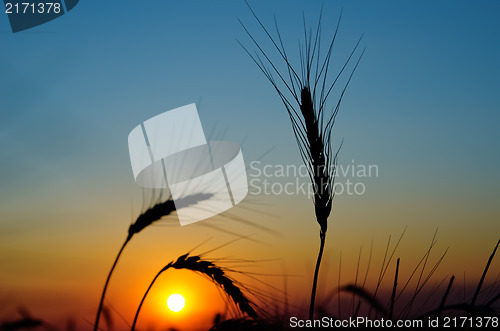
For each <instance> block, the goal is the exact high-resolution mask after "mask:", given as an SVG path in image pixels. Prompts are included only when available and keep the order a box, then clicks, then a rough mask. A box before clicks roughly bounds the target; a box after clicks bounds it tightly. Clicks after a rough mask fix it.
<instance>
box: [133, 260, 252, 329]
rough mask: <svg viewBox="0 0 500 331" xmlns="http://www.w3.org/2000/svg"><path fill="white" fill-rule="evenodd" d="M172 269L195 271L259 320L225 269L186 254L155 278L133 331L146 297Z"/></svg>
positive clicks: (135, 318) (163, 269)
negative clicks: (163, 275) (158, 280)
mask: <svg viewBox="0 0 500 331" xmlns="http://www.w3.org/2000/svg"><path fill="white" fill-rule="evenodd" d="M170 268H174V269H185V270H191V271H194V272H196V273H198V274H200V275H202V276H205V277H207V278H208V279H210V280H211V281H212V282H213V283H214V284H215V285H217V286H219V287H220V288H221V289H222V290H223V292H224V293H226V295H227V296H228V298H230V299H231V300H232V302H233V303H234V304H235V305H236V306H237V307H238V308H239V309H240V311H241V312H242V313H246V314H247V315H248V316H250V317H252V318H257V313H256V312H255V310H254V309H253V307H252V306H253V303H252V302H251V301H250V299H248V298H247V297H246V296H245V294H243V292H242V291H241V289H240V287H239V286H238V285H239V284H238V283H237V282H236V281H235V280H234V279H232V278H230V277H228V276H227V275H226V274H225V272H224V269H222V268H221V267H219V266H217V265H215V264H214V263H213V262H211V261H207V260H202V259H201V257H200V256H189V253H188V254H184V255H182V256H180V257H179V258H178V259H177V260H176V261H172V262H170V263H169V264H167V265H166V266H165V267H163V268H162V269H161V270H160V271H159V272H158V273H157V274H156V276H155V277H154V278H153V280H152V281H151V284H149V287H148V289H147V290H146V292H145V293H144V296H143V297H142V300H141V303H140V304H139V307H138V308H137V311H136V313H135V317H134V322H133V323H132V328H131V329H132V331H134V330H135V326H136V323H137V318H138V317H139V312H140V311H141V308H142V305H143V304H144V301H145V300H146V296H147V295H148V293H149V291H150V290H151V288H152V287H153V284H154V283H155V281H156V280H157V279H158V277H159V276H160V275H161V274H162V273H164V272H165V271H167V270H168V269H170Z"/></svg>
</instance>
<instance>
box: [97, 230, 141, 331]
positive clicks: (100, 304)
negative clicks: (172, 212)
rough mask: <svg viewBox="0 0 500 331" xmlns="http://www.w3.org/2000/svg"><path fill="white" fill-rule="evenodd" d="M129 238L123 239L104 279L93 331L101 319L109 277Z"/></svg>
mask: <svg viewBox="0 0 500 331" xmlns="http://www.w3.org/2000/svg"><path fill="white" fill-rule="evenodd" d="M131 238H132V236H130V235H128V236H127V239H125V242H124V243H123V245H122V247H121V248H120V251H119V252H118V255H116V258H115V262H114V263H113V266H112V267H111V270H110V271H109V273H108V278H106V283H105V284H104V289H103V290H102V294H101V301H100V302H99V309H97V316H96V318H95V323H94V331H97V330H98V329H99V319H100V317H101V312H102V308H103V305H104V297H105V295H106V290H107V289H108V284H109V280H110V279H111V275H112V274H113V270H115V267H116V264H117V263H118V260H119V259H120V256H121V255H122V252H123V250H124V249H125V246H127V244H128V242H129V241H130V239H131Z"/></svg>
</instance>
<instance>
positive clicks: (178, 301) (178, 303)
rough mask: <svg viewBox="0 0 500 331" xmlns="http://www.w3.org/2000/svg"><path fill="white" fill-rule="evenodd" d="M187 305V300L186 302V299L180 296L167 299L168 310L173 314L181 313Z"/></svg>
mask: <svg viewBox="0 0 500 331" xmlns="http://www.w3.org/2000/svg"><path fill="white" fill-rule="evenodd" d="M185 304H186V300H184V297H183V296H182V295H180V294H172V295H171V296H169V297H168V299H167V306H168V309H170V310H171V311H173V312H178V311H181V310H182V308H184V305H185Z"/></svg>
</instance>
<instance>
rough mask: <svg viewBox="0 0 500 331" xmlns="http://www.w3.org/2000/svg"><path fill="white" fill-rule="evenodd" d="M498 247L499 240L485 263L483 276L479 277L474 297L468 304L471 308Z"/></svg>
mask: <svg viewBox="0 0 500 331" xmlns="http://www.w3.org/2000/svg"><path fill="white" fill-rule="evenodd" d="M498 245H500V240H498V242H497V244H496V246H495V249H494V250H493V253H491V255H490V258H489V259H488V263H486V267H485V268H484V271H483V274H482V275H481V279H480V280H479V284H477V288H476V292H475V293H474V297H473V298H472V301H471V303H470V305H471V306H474V304H475V303H476V300H477V297H478V296H479V292H481V286H483V282H484V278H485V277H486V273H487V272H488V269H489V268H490V264H491V261H493V257H494V256H495V253H496V252H497V248H498Z"/></svg>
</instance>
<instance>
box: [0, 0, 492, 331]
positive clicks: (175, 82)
mask: <svg viewBox="0 0 500 331" xmlns="http://www.w3.org/2000/svg"><path fill="white" fill-rule="evenodd" d="M249 2H250V5H251V6H252V8H253V9H254V10H255V12H256V13H257V15H258V16H259V18H260V19H261V20H262V22H263V23H264V24H265V25H266V26H267V27H269V28H271V30H273V29H272V28H273V26H274V21H273V15H274V14H275V15H276V18H277V21H278V25H279V28H280V32H281V34H282V36H283V38H284V41H285V45H286V47H287V49H288V50H289V51H290V52H291V53H294V54H295V56H298V43H297V39H298V38H303V23H302V12H304V16H305V18H306V24H307V25H308V26H311V25H315V24H316V23H317V19H318V14H319V11H320V8H321V5H322V1H284V0H283V1H272V2H270V1H249ZM341 9H342V10H343V17H342V22H341V24H340V30H339V34H338V43H337V44H336V46H335V48H334V53H333V54H334V55H333V64H332V76H333V73H335V74H336V73H337V72H338V69H339V68H340V67H341V66H342V64H343V62H344V61H345V59H346V58H347V56H348V54H349V52H350V51H351V50H352V48H353V47H354V45H355V44H356V42H357V40H358V38H359V37H360V36H361V35H362V34H363V33H364V37H363V39H362V41H361V44H360V45H361V48H364V47H366V52H365V54H364V56H363V59H362V61H361V63H360V65H359V67H358V69H357V71H356V73H355V75H354V78H353V80H352V82H351V83H350V85H349V87H348V89H347V92H346V95H345V97H344V100H343V102H342V107H341V109H340V113H339V116H338V118H337V122H336V124H335V129H334V139H333V142H334V145H335V146H338V145H339V144H340V142H341V141H342V139H343V147H342V150H341V153H340V160H339V164H340V165H342V166H344V167H347V166H349V165H351V166H352V165H365V166H368V165H376V166H377V169H378V173H377V175H378V176H371V177H369V178H365V177H363V178H350V177H349V176H348V177H347V178H342V177H341V178H340V179H339V180H340V182H345V180H346V179H351V180H353V181H354V182H361V183H362V184H363V185H364V187H365V192H364V194H362V195H357V194H353V195H348V194H340V195H338V196H337V197H336V198H335V201H334V206H333V210H332V214H331V216H330V224H329V231H328V235H327V246H326V253H325V254H326V255H325V259H324V262H323V265H322V273H321V275H320V289H322V290H321V291H320V293H327V292H328V291H330V290H333V289H334V288H335V287H336V286H337V282H338V266H339V260H340V255H341V256H342V258H341V259H342V267H341V270H342V272H341V283H342V284H348V283H350V282H353V281H354V277H355V272H356V265H357V263H358V254H359V251H360V249H362V254H361V263H360V265H361V270H362V271H363V270H366V266H367V263H368V256H369V251H370V245H371V242H373V255H372V262H371V263H372V268H373V269H372V270H371V271H370V274H369V276H368V282H369V284H373V283H374V282H375V281H376V279H377V277H378V272H379V269H380V265H381V263H382V259H383V255H384V251H385V248H386V245H387V240H388V238H389V236H391V238H392V239H391V247H393V246H394V244H395V242H396V241H397V239H398V238H399V236H400V235H401V233H402V232H403V231H404V229H405V228H407V229H406V233H405V235H404V237H403V239H402V240H401V244H400V245H399V248H398V250H397V251H396V254H395V256H394V259H396V258H397V257H400V258H401V269H402V271H401V273H402V274H401V277H408V275H409V274H410V273H411V271H412V270H413V267H414V266H416V265H417V263H418V262H419V260H420V259H421V257H422V256H423V255H424V254H425V252H426V250H427V249H428V247H429V245H430V242H431V240H432V237H433V235H434V233H435V231H436V229H438V233H437V236H436V238H437V244H436V245H435V247H434V248H433V251H432V254H431V257H430V261H431V262H432V263H431V262H429V267H430V266H431V265H433V264H434V263H435V262H436V261H437V260H438V259H439V258H440V256H441V255H442V254H443V253H444V251H445V250H446V249H447V248H449V250H448V253H447V255H446V257H445V259H444V261H443V262H442V264H441V265H440V267H439V269H438V271H437V272H436V274H435V276H434V278H433V279H434V280H435V282H440V281H441V280H442V279H443V278H444V277H446V276H451V275H455V276H456V277H457V281H459V283H460V284H463V283H467V284H469V283H470V284H471V285H473V284H476V283H477V280H478V279H479V277H480V275H481V272H482V270H483V268H484V265H485V263H486V261H487V259H488V257H489V254H490V253H491V251H492V249H493V247H494V245H495V243H496V242H497V240H498V239H499V235H500V222H499V220H500V207H499V203H498V197H499V196H500V176H499V174H498V171H499V169H500V127H499V123H500V109H499V105H500V93H499V91H500V78H499V77H500V65H499V63H498V58H499V54H500V39H499V38H498V35H499V33H500V21H499V20H498V15H499V14H500V3H499V2H494V1H482V2H480V3H474V4H473V3H472V2H470V1H441V2H439V4H437V3H436V2H434V1H419V2H412V3H410V2H402V1H383V2H381V1H380V2H379V1H377V2H376V1H324V10H323V26H322V33H323V36H324V38H325V43H326V40H328V39H329V36H331V34H332V33H333V32H334V30H335V26H336V24H337V21H338V17H339V14H340V10H341ZM238 18H239V19H241V20H242V22H243V23H244V24H245V26H246V27H247V28H248V29H249V31H251V32H252V34H254V36H255V37H256V39H257V40H259V41H262V42H263V46H265V47H266V50H269V52H270V54H272V55H273V59H275V60H276V61H278V60H279V57H278V55H277V54H276V53H275V52H273V49H272V48H271V46H272V45H271V44H269V43H268V41H267V40H266V35H265V34H264V33H263V32H262V30H261V29H260V27H259V25H258V23H257V22H256V21H255V19H254V18H253V16H252V15H251V12H250V10H249V9H248V7H247V6H246V4H245V2H244V1H182V2H179V1H177V2H171V1H151V0H148V1H107V2H103V1H99V2H95V1H81V2H80V3H79V4H78V5H77V6H76V7H75V8H74V9H73V10H72V11H70V12H69V13H67V14H65V15H63V16H62V17H60V18H58V19H55V20H54V21H51V22H49V23H47V24H44V25H41V26H38V27H35V28H33V29H30V30H26V31H22V32H19V33H12V32H11V29H10V25H9V21H8V18H7V15H5V14H4V13H1V14H0V50H1V51H0V141H1V144H0V155H1V163H0V321H3V320H12V319H14V318H16V317H18V315H17V313H16V311H17V308H18V307H25V308H26V309H27V310H28V311H29V312H30V313H31V314H32V315H33V316H35V317H39V318H42V319H44V320H47V321H49V322H50V323H52V324H54V325H65V323H66V322H67V320H68V319H72V320H74V321H75V323H76V325H77V328H78V329H82V330H88V329H90V324H92V323H93V319H94V316H95V312H96V310H97V305H98V301H99V295H100V291H101V290H102V286H103V284H104V281H105V277H106V275H107V272H108V270H109V268H110V266H111V263H112V261H113V258H114V256H115V254H116V253H117V251H118V249H119V247H120V245H121V244H122V242H123V240H124V239H125V237H126V234H127V229H128V226H129V225H130V223H131V222H133V221H134V219H135V218H136V217H137V216H138V215H139V214H140V213H141V212H142V211H144V210H145V209H146V208H147V207H148V206H150V205H151V199H152V198H151V197H152V193H151V191H148V190H143V189H141V188H140V187H139V186H137V185H136V183H135V182H134V178H133V175H132V169H131V166H130V159H129V154H128V146H127V137H128V134H129V132H130V131H131V130H132V129H133V128H134V127H136V126H137V125H138V124H140V123H141V122H143V121H145V120H147V119H149V118H151V117H152V116H155V115H157V114H160V113H162V112H164V111H167V110H169V109H173V108H176V107H180V106H183V105H187V104H190V103H196V104H197V107H198V111H199V115H200V118H201V122H202V124H203V127H204V129H205V133H206V135H207V137H208V139H214V140H217V139H224V140H229V141H234V142H237V143H240V144H241V148H242V152H243V156H244V159H245V163H246V164H247V166H248V179H249V181H250V180H251V179H255V178H257V176H256V174H257V172H258V171H257V170H256V169H255V168H258V169H260V170H262V169H263V167H264V166H266V165H269V167H268V168H267V169H268V170H269V169H271V168H272V169H276V167H277V166H289V165H295V166H297V167H298V166H299V165H301V159H300V155H299V151H298V148H297V146H296V142H295V139H294V136H293V132H292V130H291V126H290V121H289V118H288V116H287V114H286V112H285V109H284V107H283V105H282V103H281V101H280V99H279V97H278V95H277V94H276V92H275V91H274V90H273V89H272V86H271V85H270V84H269V82H268V81H267V80H266V78H265V77H264V75H263V74H262V73H261V72H260V71H259V70H258V68H257V66H256V65H255V64H254V63H253V62H252V60H251V59H250V58H249V56H248V55H247V54H246V53H245V51H244V50H243V49H242V47H241V46H240V45H239V44H238V42H237V40H239V41H241V42H242V43H243V44H244V45H245V46H248V47H249V49H252V50H253V49H254V48H255V47H254V46H253V45H252V41H251V39H249V37H248V36H247V35H246V34H245V31H244V30H243V28H242V27H241V25H240V24H239V22H238ZM274 32H275V31H274V30H273V33H274ZM356 54H357V56H359V54H360V52H359V51H358V52H357V53H356ZM350 69H352V66H350ZM332 100H333V101H335V100H336V99H335V98H333V99H332ZM254 161H258V162H260V163H253V164H254V167H253V168H252V167H251V166H250V164H252V162H254ZM259 178H260V179H259V180H263V178H262V176H261V177H259ZM259 180H257V181H255V182H254V183H262V182H261V181H260V182H259ZM268 180H269V181H270V183H282V184H283V183H288V182H292V183H296V178H295V177H294V176H291V175H290V176H287V177H277V176H276V173H274V175H273V176H271V178H268ZM299 182H307V178H299ZM250 223H251V224H250ZM252 224H253V225H252ZM214 225H215V226H216V227H217V228H219V229H222V230H223V231H221V230H218V229H215V228H214V227H213V226H214ZM231 233H234V234H238V235H241V236H248V237H247V238H245V239H240V240H238V241H236V242H232V243H230V244H229V245H227V246H224V247H222V248H220V249H217V250H215V251H213V252H210V253H209V254H208V255H207V256H206V257H207V258H209V259H210V258H212V259H220V258H223V259H225V260H226V261H225V262H224V260H223V261H221V263H224V265H225V266H227V267H230V268H234V269H237V270H240V271H249V272H253V273H256V274H258V275H256V276H255V277H257V279H259V280H260V281H262V282H263V283H266V284H269V285H272V286H273V287H266V286H264V285H262V284H261V283H259V282H257V281H256V280H254V279H252V278H250V277H245V276H242V275H238V274H234V277H235V278H237V279H238V280H239V281H241V282H243V283H245V284H250V285H252V286H255V287H257V288H258V289H259V290H260V291H261V292H263V293H265V294H266V295H267V296H274V297H278V296H284V294H283V293H281V292H279V291H285V292H287V293H288V296H289V299H288V300H289V301H290V302H293V304H294V305H295V306H297V307H298V309H299V308H305V307H307V300H308V297H307V296H308V293H309V291H310V284H311V279H312V272H313V267H314V262H315V258H316V254H317V249H318V246H319V238H318V237H319V236H318V234H319V227H318V225H317V223H316V221H315V217H314V209H313V205H312V202H311V201H310V200H309V199H308V197H307V196H304V195H303V194H301V193H300V192H299V193H298V194H292V195H287V194H263V193H262V192H261V194H256V193H255V187H253V188H252V186H251V187H250V194H249V195H248V197H247V198H246V199H245V200H244V201H243V202H242V203H241V204H240V205H238V206H236V207H234V208H233V209H231V210H229V211H228V212H227V213H225V214H222V215H218V216H216V217H214V218H212V219H208V220H205V221H203V222H200V223H197V224H194V225H188V226H185V227H181V226H179V224H178V220H177V219H176V217H175V215H172V216H169V217H168V218H166V219H165V220H163V221H162V222H161V223H160V224H159V225H156V226H152V227H149V228H147V229H145V230H144V231H143V232H141V233H139V234H138V235H137V236H136V237H134V238H133V240H132V242H131V243H130V244H129V246H128V247H127V249H126V251H125V252H124V255H123V257H122V259H121V260H120V262H119V264H118V267H117V269H116V271H115V274H114V276H113V278H112V280H111V285H110V288H109V291H108V295H107V300H108V303H110V304H111V305H112V306H113V308H114V309H115V310H116V311H117V312H119V313H120V314H121V315H123V316H124V318H125V320H126V321H127V323H131V321H132V319H133V314H134V312H135V309H136V308H137V305H138V303H139V301H140V299H141V297H142V294H143V293H144V291H145V290H146V288H147V286H148V284H149V283H150V281H151V279H152V278H153V277H154V275H155V274H156V273H157V272H158V271H159V270H160V269H161V268H162V267H163V266H164V265H166V264H167V263H168V262H169V261H172V260H175V259H176V258H177V257H178V256H179V255H181V254H184V253H186V252H187V251H190V250H192V249H194V251H193V253H194V254H200V253H203V252H206V251H210V250H212V249H214V248H217V247H219V246H221V245H223V244H225V243H229V242H231V241H233V240H234V239H236V238H238V237H237V236H236V235H234V234H231ZM209 239H210V240H209ZM207 240H208V241H207ZM201 243H203V244H202V245H201V246H200V247H198V246H199V245H200V244H201ZM393 269H394V261H393V262H392V265H391V266H390V268H389V270H391V273H392V270H393ZM363 272H364V271H363ZM499 272H500V262H498V258H497V259H496V260H495V261H494V263H493V265H492V267H491V269H490V272H489V276H488V278H487V281H490V282H491V281H493V280H494V279H495V278H496V277H497V275H498V274H499ZM285 275H286V277H285ZM391 277H392V276H391ZM464 277H465V281H464ZM285 283H286V284H287V287H286V288H285V285H284V284H285ZM387 285H388V286H390V285H391V284H390V281H388V282H387ZM273 291H278V292H273ZM176 292H183V293H182V294H183V295H185V297H186V308H185V309H184V310H183V311H182V312H181V313H178V314H173V313H171V312H168V310H167V308H166V299H167V297H168V295H169V294H171V293H176ZM276 293H278V294H276ZM279 300H280V301H281V300H283V299H279ZM277 304H278V303H277ZM224 307H225V306H224V301H223V299H222V298H221V297H220V295H219V293H218V291H217V288H215V287H214V286H213V284H211V283H210V282H209V281H208V280H207V279H204V278H202V277H200V276H199V275H195V274H192V273H189V272H184V271H169V272H167V273H166V274H165V275H163V276H162V278H161V279H159V281H158V283H157V285H155V288H154V289H153V290H152V293H151V296H150V297H149V298H148V300H147V302H146V304H145V306H144V307H143V313H141V318H140V320H139V323H138V325H139V326H142V327H143V328H146V327H148V326H151V327H152V328H160V327H165V326H170V325H175V326H178V327H182V328H184V327H191V328H199V327H200V325H203V323H210V321H211V320H212V319H213V316H214V315H215V313H221V312H223V311H224ZM112 314H113V319H114V322H115V325H116V326H117V327H118V328H127V326H126V324H125V322H124V321H123V320H122V319H121V318H120V317H119V315H118V314H117V313H116V312H113V313H112Z"/></svg>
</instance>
